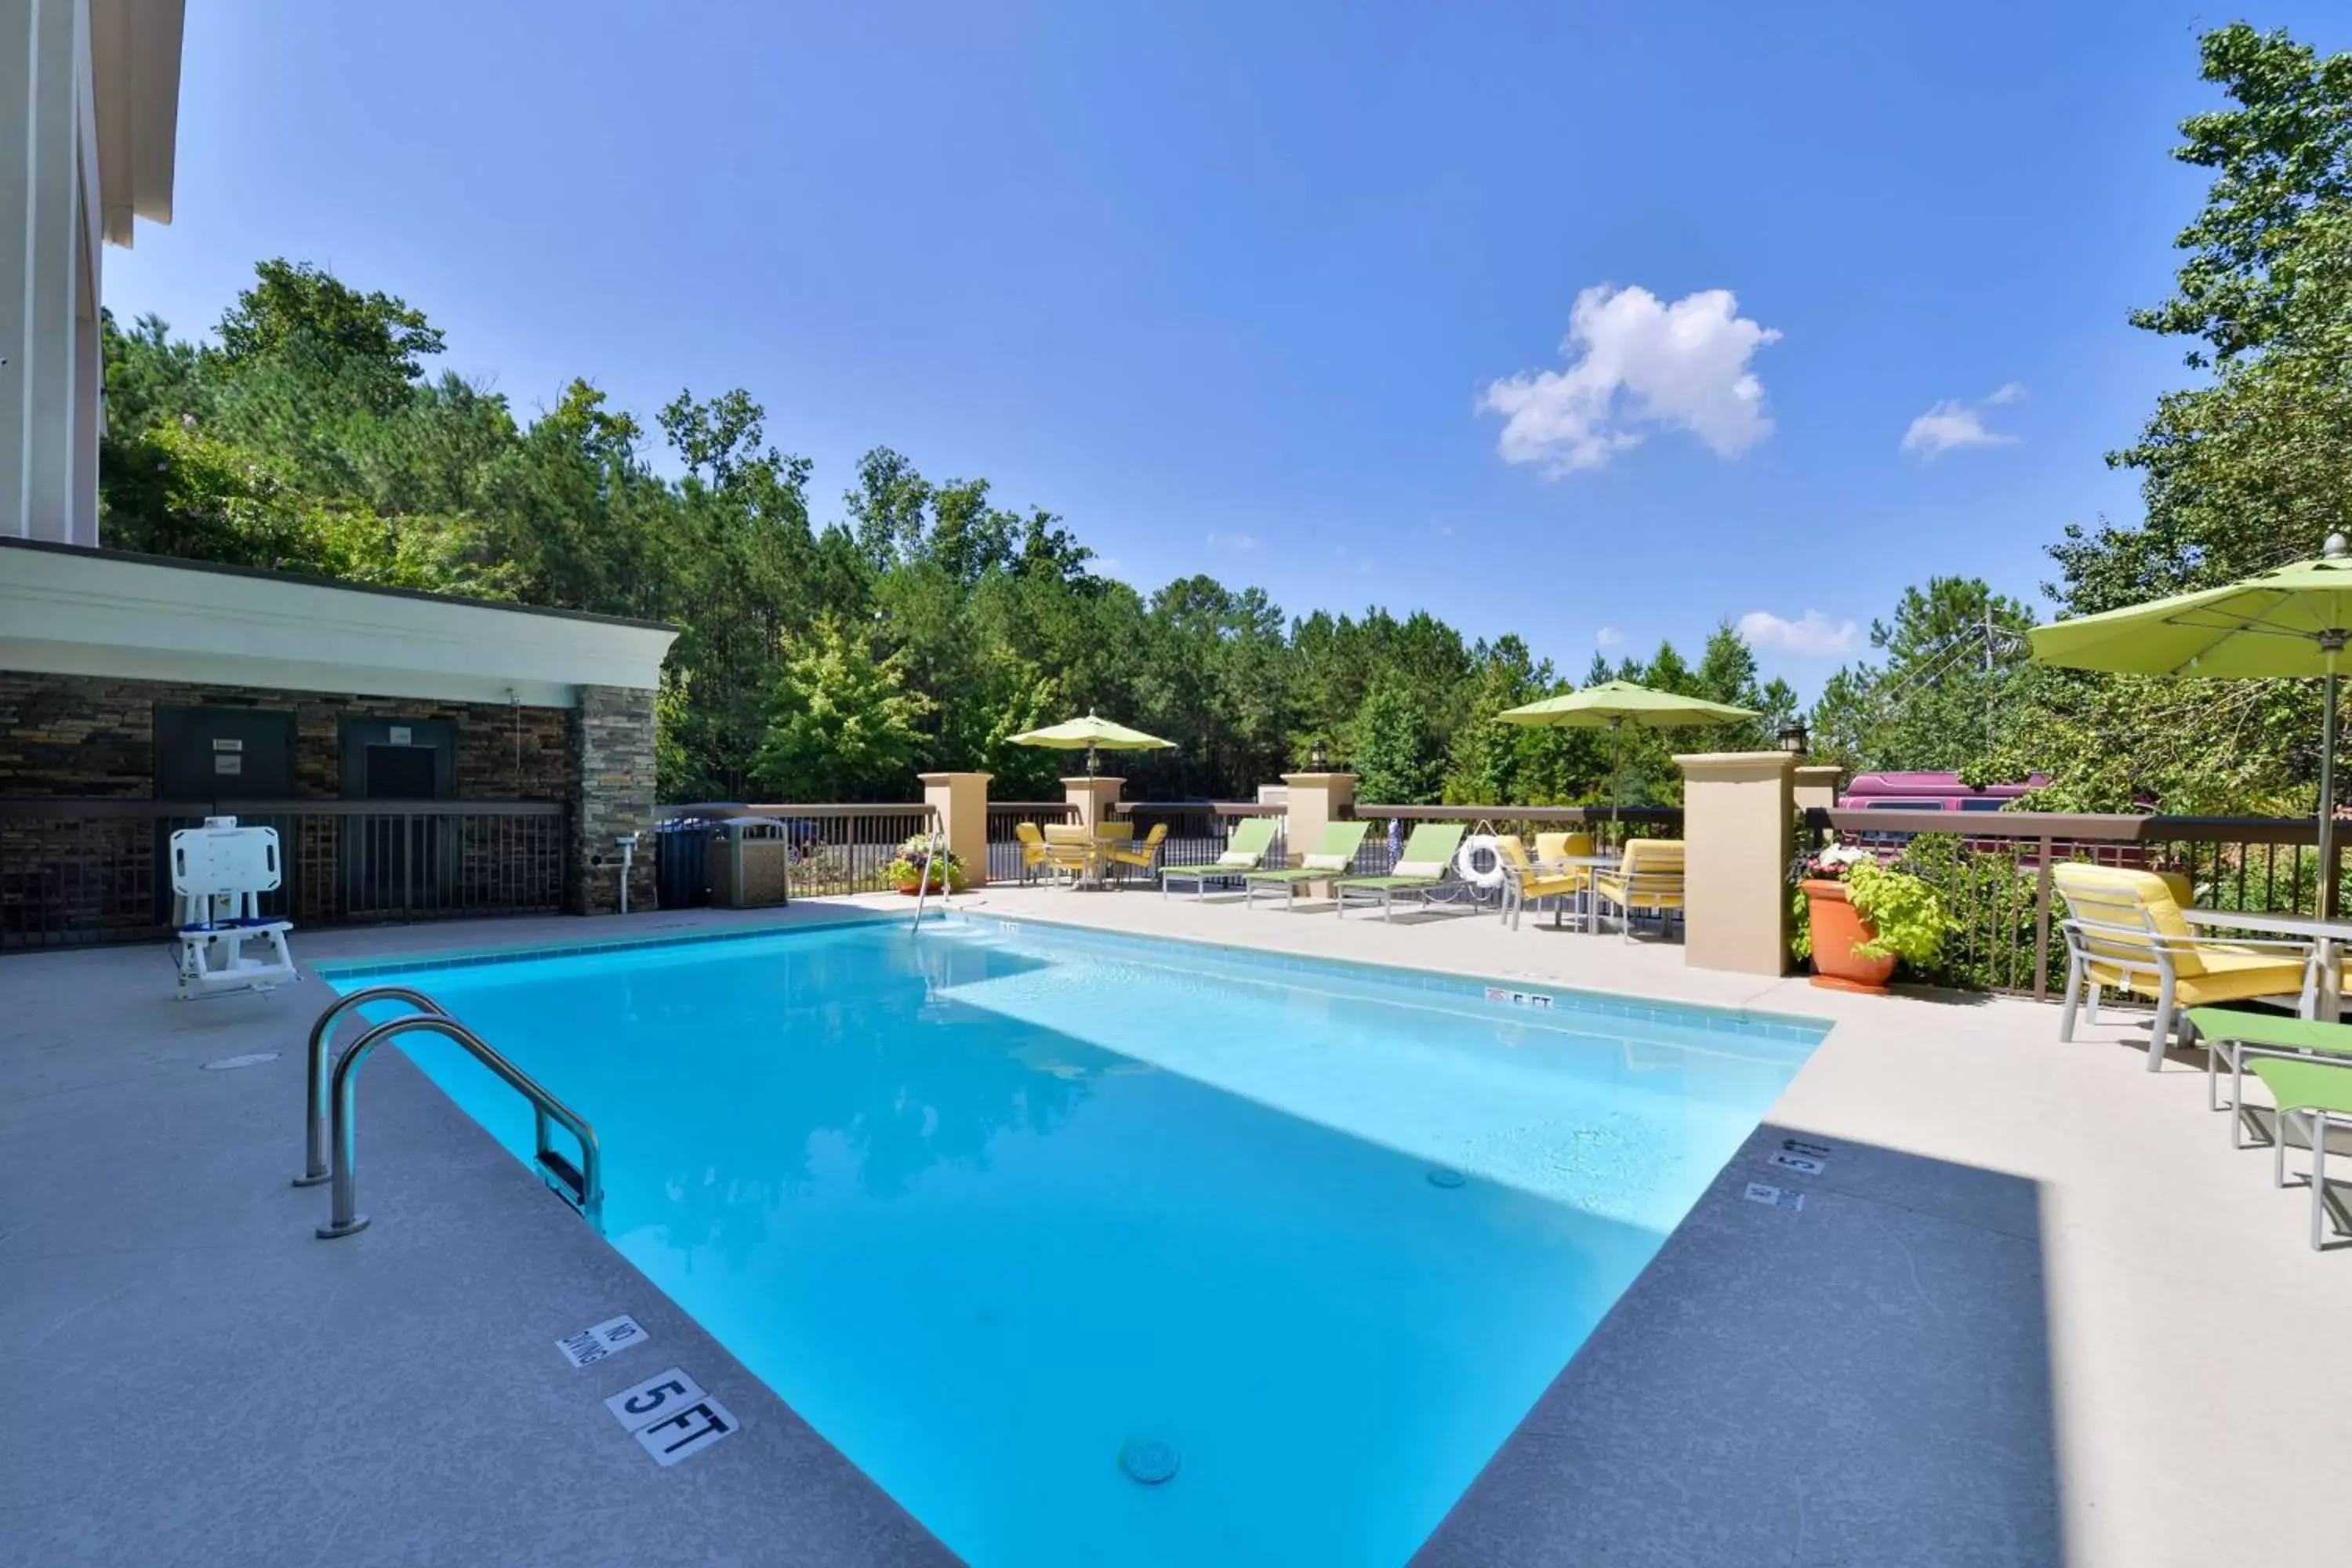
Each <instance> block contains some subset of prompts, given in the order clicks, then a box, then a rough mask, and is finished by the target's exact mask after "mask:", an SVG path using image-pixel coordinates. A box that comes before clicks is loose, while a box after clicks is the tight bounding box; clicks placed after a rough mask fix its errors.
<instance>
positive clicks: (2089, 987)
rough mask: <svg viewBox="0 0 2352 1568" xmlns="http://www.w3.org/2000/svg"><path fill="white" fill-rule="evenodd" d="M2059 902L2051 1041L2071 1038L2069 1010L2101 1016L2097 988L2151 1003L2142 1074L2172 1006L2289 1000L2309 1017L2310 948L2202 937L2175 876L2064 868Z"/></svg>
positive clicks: (2077, 864) (2159, 1046)
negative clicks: (2060, 994)
mask: <svg viewBox="0 0 2352 1568" xmlns="http://www.w3.org/2000/svg"><path fill="white" fill-rule="evenodd" d="M2050 879H2051V882H2052V883H2053V886H2055V887H2056V888H2057V889H2058V893H2059V896H2060V897H2062V898H2063V899H2064V900H2066V909H2067V919H2066V921H2065V925H2064V928H2063V929H2064V931H2065V933H2066V1005H2065V1008H2064V1010H2063V1012H2062V1013H2060V1014H2059V1016H2058V1037H2059V1038H2060V1039H2062V1040H2072V1039H2073V1038H2074V1010H2075V1008H2076V1006H2077V1005H2083V1004H2086V1003H2087V1005H2088V1007H2089V1011H2090V1016H2091V1022H2092V1023H2094V1024H2095V1023H2097V1022H2098V1019H2099V990H2100V988H2101V987H2102V986H2109V985H2112V986H2114V987H2115V988H2116V990H2118V991H2135V992H2137V993H2138V994H2141V995H2143V996H2149V997H2153V998H2154V999H2155V1001H2156V1027H2155V1029H2154V1031H2153V1032H2152V1033H2151V1034H2150V1036H2149V1038H2148V1042H2147V1070H2148V1071H2150V1072H2154V1071H2156V1070H2157V1069H2158V1068H2161V1067H2162V1066H2163V1065H2164V1051H2165V1047H2166V1046H2168V1044H2170V1042H2171V1039H2172V1026H2173V1023H2174V1021H2175V1018H2176V1016H2177V1013H2178V1009H2179V1008H2180V1007H2183V1006H2188V1007H2210V1006H2211V1005H2214V1004H2215V1003H2218V1002H2243V1001H2246V1000H2248V999H2250V998H2252V997H2256V996H2294V997H2296V998H2298V1005H2299V1009H2300V1011H2301V1012H2302V1013H2303V1015H2304V1016H2305V1017H2308V1016H2310V1015H2311V1013H2312V1010H2313V1007H2314V1005H2315V1003H2316V1001H2317V998H2318V984H2317V981H2316V978H2315V977H2316V973H2317V971H2316V963H2315V959H2314V957H2313V947H2312V944H2311V943H2310V942H2296V941H2291V940H2287V939H2284V938H2282V939H2277V940H2269V939H2265V940H2262V941H2239V942H2224V941H2222V940H2221V939H2220V938H2217V937H2210V936H2200V935H2198V934H2197V933H2196V932H2195V931H2191V930H2190V929H2189V922H2188V921H2186V920H2184V919H2182V918H2181V914H2180V904H2179V898H2178V896H2177V895H2178V889H2179V887H2180V885H2181V884H2180V882H2179V879H2177V878H2174V879H2168V878H2165V877H2162V876H2158V874H2157V873H2156V872H2153V871H2126V870H2123V869H2120V868H2116V867H2113V866H2093V865H2088V864H2085V863H2084V862H2082V861H2070V862H2068V863H2067V864H2065V865H2063V866H2053V867H2052V868H2050Z"/></svg>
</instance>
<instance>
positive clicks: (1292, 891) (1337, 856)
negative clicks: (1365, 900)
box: [1242, 822, 1372, 909]
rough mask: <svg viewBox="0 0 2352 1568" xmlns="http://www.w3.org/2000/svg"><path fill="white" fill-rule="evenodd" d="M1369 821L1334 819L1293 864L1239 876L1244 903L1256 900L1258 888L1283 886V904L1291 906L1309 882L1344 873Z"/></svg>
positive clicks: (1285, 907)
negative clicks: (1295, 863)
mask: <svg viewBox="0 0 2352 1568" xmlns="http://www.w3.org/2000/svg"><path fill="white" fill-rule="evenodd" d="M1371 826H1372V825H1371V824H1370V823H1369V822H1334V823H1329V824H1327V825H1326V826H1325V827H1324V829H1323V837H1322V841H1321V842H1320V843H1318V844H1317V845H1316V846H1315V847H1314V848H1312V849H1310V850H1308V851H1307V853H1306V854H1304V855H1301V856H1300V857H1299V858H1298V864H1297V865H1296V866H1291V867H1286V868H1277V869H1274V870H1266V871H1252V872H1249V873H1247V874H1246V875H1244V877H1243V878H1242V893H1243V900H1242V901H1243V902H1244V903H1251V904H1254V903H1255V902H1257V894H1258V889H1261V888H1264V889H1268V890H1269V891H1271V890H1272V889H1277V888H1279V889H1282V894H1283V900H1282V907H1283V908H1284V909H1288V908H1290V907H1291V906H1292V905H1293V904H1296V903H1297V901H1298V889H1301V888H1303V887H1305V886H1307V884H1308V883H1309V882H1324V881H1329V880H1331V879H1334V878H1338V877H1344V876H1346V875H1347V874H1348V868H1349V866H1351V865H1353V864H1355V860H1356V851H1357V850H1359V849H1360V848H1362V847H1363V845H1364V835H1365V834H1366V833H1367V832H1369V831H1370V828H1371Z"/></svg>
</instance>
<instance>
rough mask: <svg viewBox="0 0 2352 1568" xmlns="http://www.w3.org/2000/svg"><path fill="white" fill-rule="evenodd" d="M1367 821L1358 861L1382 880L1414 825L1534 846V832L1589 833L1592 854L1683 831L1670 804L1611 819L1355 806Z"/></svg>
mask: <svg viewBox="0 0 2352 1568" xmlns="http://www.w3.org/2000/svg"><path fill="white" fill-rule="evenodd" d="M1352 815H1353V816H1354V817H1355V819H1356V820H1357V821H1359V822H1369V823H1370V824H1371V825H1372V831H1371V832H1370V833H1369V834H1367V835H1365V837H1364V847H1363V849H1362V850H1361V852H1360V853H1359V854H1358V856H1357V858H1356V864H1357V868H1358V869H1359V870H1360V872H1361V873H1362V874H1363V875H1365V876H1368V877H1385V876H1387V875H1388V874H1389V873H1390V872H1391V871H1393V870H1394V869H1395V868H1396V862H1397V856H1398V852H1399V851H1400V850H1401V849H1402V848H1403V847H1404V843H1405V841H1406V840H1407V839H1408V838H1410V837H1412V830H1413V827H1414V826H1415V825H1416V824H1418V823H1423V822H1458V823H1462V824H1463V825H1465V826H1477V825H1478V824H1480V823H1484V824H1486V826H1487V828H1488V829H1489V830H1491V831H1493V832H1496V833H1516V834H1517V835H1518V836H1519V837H1522V838H1524V839H1526V840H1528V843H1529V845H1530V847H1532V845H1533V843H1534V840H1535V836H1536V835H1537V834H1538V833H1563V832H1564V833H1589V834H1591V836H1592V841H1593V846H1594V852H1595V853H1597V854H1611V853H1613V852H1615V851H1616V850H1617V849H1619V848H1621V847H1623V845H1624V842H1625V840H1626V839H1628V838H1673V837H1679V836H1680V834H1681V833H1682V830H1683V813H1682V808H1681V807H1680V806H1674V805H1629V806H1625V807H1622V808H1621V809H1620V810H1619V811H1618V812H1617V814H1616V815H1615V817H1614V819H1613V820H1612V816H1611V813H1610V810H1609V808H1608V807H1607V806H1605V805H1598V806H1595V805H1379V804H1376V803H1372V802H1364V801H1359V802H1358V803H1357V804H1356V805H1355V807H1354V809H1353V814H1352Z"/></svg>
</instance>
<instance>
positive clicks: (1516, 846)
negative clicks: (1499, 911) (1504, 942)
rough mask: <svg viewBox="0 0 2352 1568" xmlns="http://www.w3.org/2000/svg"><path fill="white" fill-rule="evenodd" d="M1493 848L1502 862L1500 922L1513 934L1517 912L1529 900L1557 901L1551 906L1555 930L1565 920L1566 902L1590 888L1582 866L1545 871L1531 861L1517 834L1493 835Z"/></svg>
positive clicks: (1516, 922)
mask: <svg viewBox="0 0 2352 1568" xmlns="http://www.w3.org/2000/svg"><path fill="white" fill-rule="evenodd" d="M1544 837H1547V838H1566V837H1569V835H1567V834H1565V833H1559V834H1546V835H1544ZM1585 842H1586V843H1588V844H1590V843H1591V839H1589V838H1588V839H1586V840H1585ZM1495 847H1496V849H1497V850H1499V851H1500V853H1501V856H1502V861H1503V920H1504V922H1505V923H1506V924H1507V925H1508V926H1509V927H1510V928H1511V929H1512V930H1513V931H1517V930H1518V929H1519V912H1520V911H1521V910H1524V909H1526V908H1527V906H1528V900H1531V899H1558V900H1560V901H1559V903H1558V904H1555V905H1554V906H1553V907H1552V914H1551V923H1552V925H1553V927H1554V929H1558V928H1559V926H1560V925H1562V924H1563V923H1564V922H1565V921H1566V920H1567V918H1568V902H1569V900H1571V899H1573V898H1575V897H1576V896H1577V895H1578V894H1579V893H1581V892H1583V891H1584V890H1585V889H1587V888H1588V887H1590V886H1591V878H1590V877H1589V876H1587V875H1586V873H1585V868H1583V867H1581V866H1570V867H1567V868H1559V869H1550V870H1547V869H1546V868H1544V867H1543V865H1542V864H1541V862H1540V860H1539V859H1537V860H1530V859H1529V858H1528V848H1527V846H1526V845H1525V844H1522V843H1521V842H1519V836H1518V835H1517V834H1516V833H1504V834H1498V835H1496V838H1495ZM1559 853H1562V854H1566V853H1570V851H1566V850H1562V851H1559ZM1586 853H1590V851H1586Z"/></svg>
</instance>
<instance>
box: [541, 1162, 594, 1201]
mask: <svg viewBox="0 0 2352 1568" xmlns="http://www.w3.org/2000/svg"><path fill="white" fill-rule="evenodd" d="M538 1163H539V1169H540V1172H541V1174H542V1175H545V1176H547V1177H548V1178H549V1185H551V1186H552V1187H553V1188H554V1189H555V1191H556V1193H557V1194H558V1195H559V1196H561V1197H562V1199H563V1201H564V1202H565V1203H567V1204H570V1205H572V1207H573V1208H575V1209H578V1210H580V1211H581V1213H583V1214H585V1213H587V1212H588V1178H587V1177H586V1176H584V1175H583V1174H581V1172H580V1167H579V1166H577V1165H575V1164H573V1163H572V1162H571V1161H570V1160H568V1159H566V1158H564V1156H563V1153H562V1151H561V1150H556V1149H547V1148H542V1149H541V1150H540V1151H539V1155H538Z"/></svg>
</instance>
